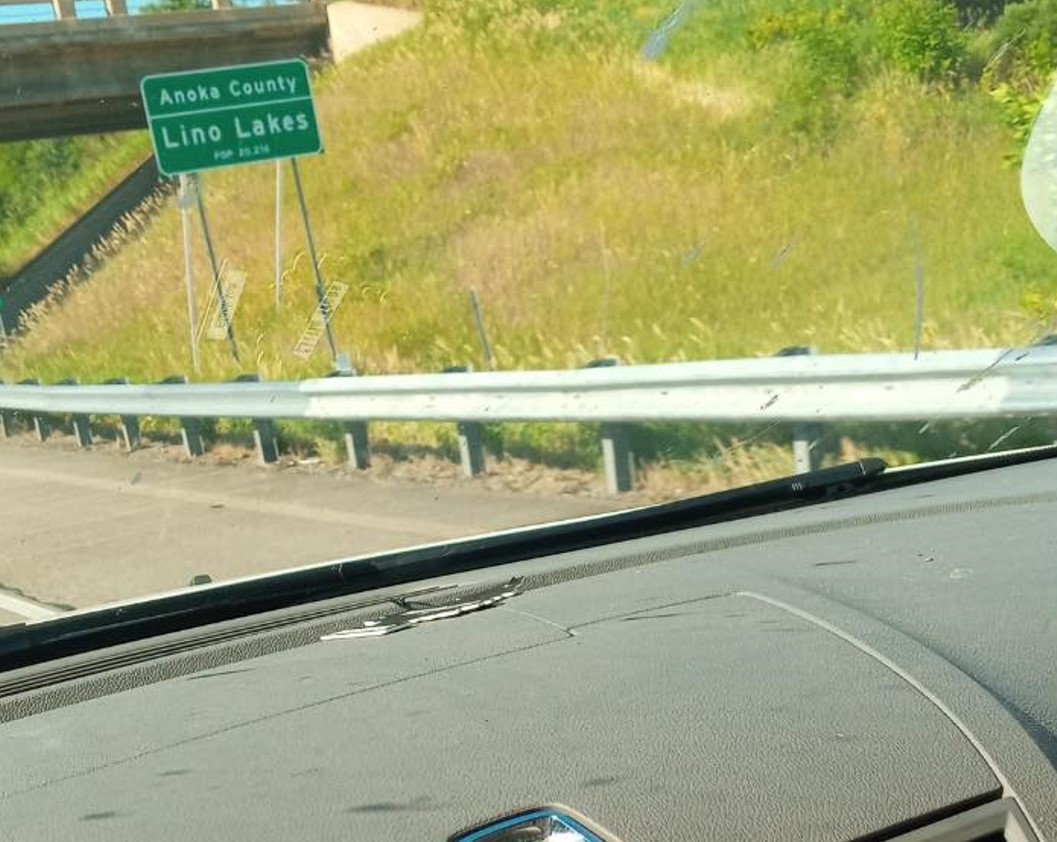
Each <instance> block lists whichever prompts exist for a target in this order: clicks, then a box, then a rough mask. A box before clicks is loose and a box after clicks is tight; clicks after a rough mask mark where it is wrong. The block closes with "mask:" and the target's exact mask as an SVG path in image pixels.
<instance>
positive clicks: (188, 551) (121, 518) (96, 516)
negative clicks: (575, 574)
mask: <svg viewBox="0 0 1057 842" xmlns="http://www.w3.org/2000/svg"><path fill="white" fill-rule="evenodd" d="M0 488H2V489H3V497H2V503H0V517H2V519H3V524H4V527H3V529H2V530H0V535H2V537H0V593H4V594H7V595H8V597H9V598H10V604H7V603H5V604H0V610H3V611H5V613H6V614H12V613H19V609H18V607H17V604H16V600H21V601H25V600H28V601H29V602H30V603H34V604H39V605H41V606H55V605H73V606H77V607H83V606H86V605H92V604H97V603H100V602H105V601H112V600H116V599H127V598H131V597H136V596H142V595H145V594H150V593H155V592H158V591H162V590H169V589H171V588H176V587H181V586H183V585H185V584H187V582H188V581H189V580H190V578H191V577H192V576H194V575H196V574H202V573H204V574H208V575H210V576H211V577H212V578H213V579H214V581H220V580H223V579H230V578H234V577H238V576H247V575H253V574H256V573H263V572H266V571H271V570H278V569H282V568H285V567H293V566H297V565H302V564H312V563H319V562H325V561H329V560H331V559H335V558H344V557H348V556H354V555H359V554H363V553H371V552H378V551H381V550H385V549H392V548H397V547H402V546H410V545H414V544H423V543H429V542H432V541H440V540H444V539H448V538H454V537H459V536H464V535H472V534H475V533H481V532H488V531H494V530H497V529H505V528H509V527H513V526H521V525H527V524H532V523H544V522H547V521H552V520H559V519H562V518H569V517H577V516H581V515H586V514H593V513H597V512H601V511H605V510H607V509H610V508H613V507H614V505H615V504H614V501H612V500H606V499H592V498H585V497H575V496H572V495H554V496H549V497H548V496H540V495H529V494H524V495H519V494H514V493H511V492H502V491H492V490H488V489H486V488H482V487H480V486H479V485H478V484H476V483H473V482H468V483H466V484H459V485H443V486H439V485H429V484H425V483H417V482H408V481H398V480H378V479H376V478H372V477H370V476H360V475H353V474H351V473H350V474H334V473H330V474H308V473H302V472H296V471H289V470H286V471H284V470H277V469H264V468H255V467H251V466H248V465H239V466H220V465H209V464H198V463H190V464H188V463H179V462H171V461H165V460H160V459H158V458H157V456H156V454H151V453H150V452H149V451H146V452H138V453H135V454H132V455H131V456H130V455H127V454H122V453H119V452H117V451H111V450H99V451H94V452H84V451H76V450H68V449H66V448H63V447H61V446H55V445H52V444H51V443H49V445H47V446H41V445H37V444H30V443H26V442H22V443H19V442H5V443H0ZM12 606H15V607H12ZM21 613H22V615H23V616H26V614H25V612H24V611H23V612H21Z"/></svg>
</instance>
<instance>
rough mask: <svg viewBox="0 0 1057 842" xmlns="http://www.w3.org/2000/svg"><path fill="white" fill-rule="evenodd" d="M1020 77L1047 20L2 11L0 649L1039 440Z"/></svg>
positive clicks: (1039, 156) (586, 3)
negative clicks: (394, 559)
mask: <svg viewBox="0 0 1057 842" xmlns="http://www.w3.org/2000/svg"><path fill="white" fill-rule="evenodd" d="M133 36H134V37H133ZM1055 62H1057V0H1028V1H1027V2H1022V3H1005V2H1002V0H957V2H952V3H948V2H942V0H845V2H831V0H781V1H780V2H775V0H767V2H763V0H759V2H757V0H737V1H736V2H735V0H697V1H696V2H695V0H683V2H676V0H669V2H653V3H642V2H629V1H626V0H610V1H609V2H603V0H422V2H415V0H391V2H389V3H388V4H379V5H375V4H365V3H351V2H345V1H344V0H335V2H330V3H317V2H311V3H278V4H277V3H274V2H263V3H260V2H242V0H235V2H234V4H232V3H229V2H214V3H212V4H210V3H209V2H207V1H206V2H202V1H201V0H159V1H158V2H149V3H144V2H140V0H127V2H126V0H108V2H106V3H104V2H91V0H55V2H54V5H48V4H41V3H35V2H30V0H25V2H23V0H5V2H4V3H3V5H2V6H0V71H2V73H0V79H2V80H3V83H2V85H0V111H2V112H3V115H2V116H0V141H2V143H0V320H2V321H0V379H2V380H3V381H4V383H5V384H6V385H5V386H0V410H2V416H0V417H2V420H3V430H2V432H0V484H2V487H3V489H4V495H3V506H2V514H0V517H2V519H3V524H4V526H3V529H2V534H3V540H2V541H0V624H16V623H23V622H26V621H36V620H42V619H49V618H54V617H57V616H61V615H63V614H65V613H67V612H69V611H71V610H74V609H83V608H91V607H92V606H97V605H101V604H105V603H111V602H115V601H122V600H131V599H137V598H142V597H146V596H149V595H153V594H158V593H162V592H168V591H173V590H179V589H182V588H187V587H195V586H202V585H204V584H208V583H210V582H225V581H230V580H234V579H240V578H244V577H250V576H255V575H259V574H263V573H268V572H273V571H279V570H285V569H288V568H294V567H298V566H301V565H310V564H319V563H323V562H327V561H330V560H332V559H344V558H351V557H355V556H359V555H365V554H370V553H377V552H380V551H383V550H387V549H395V548H401V547H409V546H415V545H423V544H432V543H437V542H443V541H447V540H450V539H454V538H460V537H466V536H473V535H479V534H484V533H489V532H495V531H497V530H503V529H510V528H514V527H523V526H528V525H532V524H541V523H549V522H553V521H557V520H562V519H570V518H581V517H586V516H593V515H597V514H600V513H604V512H609V511H616V510H622V509H627V508H631V507H638V506H643V505H646V504H649V503H657V502H663V501H671V500H677V499H682V498H688V497H692V496H695V495H700V494H703V493H706V492H712V491H717V490H721V489H729V488H734V487H739V486H745V485H749V484H752V483H758V482H762V481H765V480H770V479H774V478H776V477H782V476H787V475H790V474H794V473H799V472H805V471H808V470H813V469H817V468H821V467H827V466H832V465H837V464H840V463H845V462H849V461H854V460H857V459H863V458H866V457H879V458H881V459H883V460H884V461H885V462H887V463H888V464H889V465H902V464H908V463H917V462H926V461H932V460H937V459H944V458H949V457H954V456H967V455H978V454H982V453H988V452H996V451H1000V450H1007V449H1013V448H1023V447H1028V446H1034V445H1040V444H1047V443H1052V442H1053V440H1054V434H1055V429H1054V425H1053V410H1054V406H1055V404H1054V403H1053V398H1052V395H1051V391H1052V389H1051V387H1050V386H1047V384H1052V383H1053V379H1052V374H1053V371H1054V369H1053V365H1054V363H1055V362H1057V357H1055V356H1054V355H1053V353H1052V349H1051V348H1049V345H1050V344H1052V343H1053V342H1054V336H1055V326H1054V320H1055V318H1057V290H1055V277H1057V275H1055V271H1054V268H1055V265H1057V258H1055V255H1054V252H1053V249H1052V248H1051V246H1053V247H1057V193H1055V190H1054V188H1052V185H1053V184H1054V181H1053V176H1052V172H1051V170H1052V167H1053V166H1054V164H1055V161H1054V155H1055V154H1057V153H1055V152H1054V151H1051V150H1053V149H1054V148H1055V146H1057V107H1053V108H1051V107H1049V106H1047V107H1045V108H1044V103H1045V102H1046V97H1047V95H1048V93H1049V90H1050V83H1051V77H1052V73H1053V68H1054V66H1055ZM1040 112H1041V113H1042V117H1039V114H1040ZM1036 118H1039V119H1038V123H1037V124H1036ZM1036 125H1037V130H1036V131H1035V132H1034V134H1033V131H1032V130H1033V128H1036ZM1047 378H1049V379H1047Z"/></svg>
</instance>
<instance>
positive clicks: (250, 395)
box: [0, 346, 1057, 491]
mask: <svg viewBox="0 0 1057 842" xmlns="http://www.w3.org/2000/svg"><path fill="white" fill-rule="evenodd" d="M172 380H173V378H170V382H168V383H165V384H156V385H125V384H106V385H98V386H90V385H84V386H71V385H56V386H44V385H35V384H29V383H26V384H20V385H14V386H0V416H2V418H3V421H4V426H5V428H6V429H7V430H8V432H10V421H11V417H10V416H11V413H13V412H20V413H24V414H27V415H29V416H32V417H34V418H35V419H36V418H40V417H46V416H48V415H71V416H80V417H86V416H93V415H94V416H100V415H105V416H119V417H123V418H125V419H129V418H139V417H142V416H158V417H174V418H180V419H184V420H187V419H201V418H244V419H253V420H254V423H255V424H256V425H260V424H262V423H263V422H270V421H273V420H276V419H319V420H333V421H341V422H345V423H346V424H347V425H351V424H357V425H361V426H358V427H355V428H352V429H356V430H357V447H356V448H354V451H357V452H358V456H357V454H356V453H355V452H354V453H353V454H352V455H353V457H354V462H355V463H356V464H359V465H360V466H363V465H364V464H366V460H365V459H364V458H363V453H364V452H365V450H366V431H365V428H364V427H363V426H362V425H364V424H366V423H368V422H371V421H443V422H454V423H456V424H464V425H465V424H468V423H478V424H487V423H497V422H504V421H544V422H546V421H551V422H557V421H572V422H592V423H601V424H602V425H603V435H609V436H610V437H611V438H614V437H618V438H619V439H620V442H619V444H618V447H620V448H621V449H626V448H627V447H628V444H627V440H626V436H623V435H622V434H621V433H622V429H621V425H625V424H630V423H636V422H656V421H702V422H735V423H736V422H788V423H791V424H800V425H804V426H810V425H814V424H820V423H834V422H840V421H860V422H861V421H878V422H884V421H915V420H936V421H939V420H953V419H986V418H1003V417H1025V416H1054V415H1057V347H1054V346H1033V347H1027V348H1020V349H1014V350H993V349H985V350H971V351H936V352H930V353H923V354H921V355H920V356H918V357H917V358H915V357H914V356H913V355H912V354H848V355H803V356H778V357H769V358H760V359H740V360H722V361H712V362H691V363H670V364H660V365H635V366H607V367H589V368H582V369H576V370H572V371H489V372H477V373H475V372H465V373H451V372H449V373H444V374H408V375H384V376H366V377H329V378H320V379H312V380H301V381H271V382H262V381H249V382H246V381H243V382H235V383H186V384H185V383H180V382H172ZM37 426H38V429H46V428H47V425H46V424H38V425H37ZM263 432H264V435H262V436H259V437H258V439H261V438H267V435H266V434H267V430H265V431H263ZM347 438H348V437H347ZM475 441H476V444H475V445H474V447H475V448H476V449H477V450H480V448H482V447H483V445H482V444H481V443H480V439H479V438H478V439H476V440H475ZM610 444H611V446H612V442H611V443H610ZM266 450H268V451H270V450H271V449H270V448H262V449H261V453H262V454H263V455H264V458H265V459H269V458H274V454H273V453H271V452H269V453H265V451H266ZM464 450H465V449H464ZM800 450H801V453H802V454H804V455H803V456H802V457H801V458H799V459H798V460H797V461H798V463H800V464H798V465H797V468H798V470H806V469H808V468H809V467H811V455H810V447H801V448H800ZM481 456H482V454H481V453H480V452H477V453H472V454H468V455H467V454H465V453H464V468H466V469H467V472H469V473H474V472H477V471H478V470H480V467H481V465H483V458H481ZM625 456H627V454H620V458H617V459H614V460H608V459H607V464H608V463H609V462H611V461H613V462H614V463H618V462H623V461H624V459H625ZM805 462H806V464H805ZM627 473H628V472H626V471H619V472H618V471H610V472H609V474H610V475H609V476H608V482H609V487H610V489H611V490H613V491H622V490H627V488H628V487H629V486H630V483H631V478H630V477H628V476H626V475H627Z"/></svg>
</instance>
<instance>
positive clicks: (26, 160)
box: [0, 132, 150, 284]
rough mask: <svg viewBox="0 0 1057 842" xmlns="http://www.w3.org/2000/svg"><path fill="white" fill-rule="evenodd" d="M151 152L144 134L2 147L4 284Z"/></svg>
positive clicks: (0, 256)
mask: <svg viewBox="0 0 1057 842" xmlns="http://www.w3.org/2000/svg"><path fill="white" fill-rule="evenodd" d="M148 154H150V141H149V140H148V139H147V137H146V135H145V133H142V132H137V133H130V134H124V135H113V136H102V137H76V138H61V139H56V140H38V141H29V142H25V143H8V144H2V145H0V284H2V280H3V278H4V277H6V276H10V275H11V274H12V273H14V272H15V271H16V270H17V269H18V268H19V267H20V266H22V265H23V264H24V263H26V261H28V260H29V259H30V258H31V257H33V256H34V255H35V254H36V253H37V252H38V251H40V250H41V249H42V248H43V247H44V246H46V245H47V244H48V243H49V242H51V240H52V239H54V238H55V236H56V235H58V234H59V233H60V232H62V231H63V230H64V229H65V228H67V227H68V226H69V225H70V224H71V223H72V222H73V221H74V220H75V219H77V217H78V216H79V215H80V214H82V213H83V212H84V211H85V210H87V209H88V208H89V207H90V206H91V205H92V203H93V202H95V201H96V200H97V199H98V198H99V197H100V196H101V195H102V194H104V193H105V192H106V191H107V190H109V189H110V188H111V187H112V186H113V185H114V184H116V183H117V182H118V181H119V180H120V179H121V178H122V176H124V175H125V174H127V173H128V172H129V171H130V170H131V169H132V168H133V167H134V166H135V165H136V164H138V163H139V162H140V161H142V160H143V159H144V158H145V157H146V156H147V155H148Z"/></svg>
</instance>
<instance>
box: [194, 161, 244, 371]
mask: <svg viewBox="0 0 1057 842" xmlns="http://www.w3.org/2000/svg"><path fill="white" fill-rule="evenodd" d="M194 180H195V191H194V193H195V203H196V204H197V205H198V219H199V221H200V222H201V223H202V239H204V240H205V243H206V254H207V255H209V266H210V268H211V269H212V270H213V289H214V290H215V292H216V296H217V302H218V303H219V306H220V318H221V319H223V321H224V327H225V328H226V329H227V333H228V342H229V343H230V345H231V356H233V357H234V358H235V362H237V363H241V362H242V360H240V359H239V346H238V343H237V342H236V341H235V328H234V326H233V325H232V324H231V314H230V313H229V312H228V301H227V298H225V296H224V285H223V284H222V283H221V281H220V264H219V263H217V255H216V252H215V251H214V250H213V238H212V237H211V236H210V235H209V223H208V222H207V221H206V206H205V202H204V201H202V189H201V187H200V186H199V184H198V175H197V174H195V176H194Z"/></svg>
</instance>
